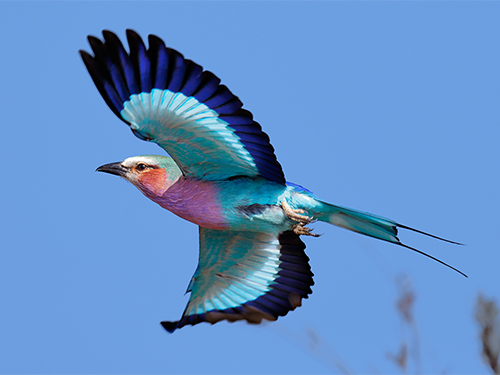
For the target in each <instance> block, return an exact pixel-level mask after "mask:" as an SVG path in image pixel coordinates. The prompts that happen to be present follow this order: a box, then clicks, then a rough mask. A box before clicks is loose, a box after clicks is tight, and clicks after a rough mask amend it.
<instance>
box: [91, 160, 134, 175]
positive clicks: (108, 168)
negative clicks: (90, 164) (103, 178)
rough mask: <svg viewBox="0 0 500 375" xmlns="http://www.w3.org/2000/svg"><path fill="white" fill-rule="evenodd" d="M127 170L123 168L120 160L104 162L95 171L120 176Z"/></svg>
mask: <svg viewBox="0 0 500 375" xmlns="http://www.w3.org/2000/svg"><path fill="white" fill-rule="evenodd" d="M128 171H129V169H128V168H125V167H124V166H123V165H122V163H121V162H118V163H109V164H104V165H101V166H100V167H99V168H97V169H96V172H105V173H109V174H114V175H116V176H120V177H125V174H127V172H128Z"/></svg>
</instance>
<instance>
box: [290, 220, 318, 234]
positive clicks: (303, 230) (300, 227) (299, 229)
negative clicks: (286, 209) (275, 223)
mask: <svg viewBox="0 0 500 375" xmlns="http://www.w3.org/2000/svg"><path fill="white" fill-rule="evenodd" d="M292 228H293V232H294V233H295V234H298V235H299V236H312V237H319V236H321V234H318V233H314V232H313V230H314V229H313V228H308V227H306V226H305V224H304V223H299V224H296V225H293V226H292Z"/></svg>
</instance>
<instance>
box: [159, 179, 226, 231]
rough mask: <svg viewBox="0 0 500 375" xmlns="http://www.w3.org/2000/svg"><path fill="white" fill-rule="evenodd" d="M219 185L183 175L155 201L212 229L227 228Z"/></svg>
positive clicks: (178, 214)
mask: <svg viewBox="0 0 500 375" xmlns="http://www.w3.org/2000/svg"><path fill="white" fill-rule="evenodd" d="M218 197H219V194H218V189H217V186H216V184H215V183H214V182H211V181H200V180H195V179H190V178H183V177H181V178H180V179H179V180H178V181H177V182H176V183H174V184H173V185H172V186H171V187H170V188H169V189H168V190H167V191H166V192H165V193H164V194H163V195H162V196H160V197H156V199H154V201H155V202H156V203H158V204H159V205H160V206H162V207H163V208H165V209H167V210H169V211H171V212H172V213H174V214H176V215H177V216H180V217H182V218H183V219H185V220H188V221H190V222H192V223H195V224H197V225H200V226H202V227H206V228H211V229H226V228H227V227H228V225H227V222H226V220H225V217H224V214H223V211H222V206H221V204H220V202H219V199H218Z"/></svg>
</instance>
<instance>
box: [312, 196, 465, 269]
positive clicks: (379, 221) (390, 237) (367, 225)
mask: <svg viewBox="0 0 500 375" xmlns="http://www.w3.org/2000/svg"><path fill="white" fill-rule="evenodd" d="M318 201H319V203H320V205H319V207H318V208H317V210H315V211H316V212H314V218H315V219H317V220H319V221H323V222H326V223H330V224H333V225H336V226H338V227H341V228H345V229H348V230H351V231H353V232H357V233H361V234H364V235H365V236H370V237H374V238H378V239H380V240H384V241H388V242H392V243H395V244H397V245H400V246H403V247H406V248H407V249H410V250H413V251H416V252H417V253H420V254H422V255H424V256H426V257H428V258H431V259H434V260H435V261H437V262H439V263H441V264H443V265H445V266H447V267H449V268H451V269H453V270H455V271H457V272H458V273H460V274H462V275H464V276H466V277H467V275H465V274H464V273H463V272H461V271H459V270H457V269H456V268H454V267H452V266H450V265H449V264H447V263H445V262H443V261H441V260H439V259H437V258H434V257H433V256H431V255H429V254H426V253H424V252H423V251H420V250H417V249H415V248H413V247H410V246H408V245H405V244H403V243H402V242H401V241H400V240H399V238H398V237H397V235H398V228H402V229H407V230H411V231H413V232H417V233H421V234H424V235H426V236H429V237H433V238H436V239H438V240H441V241H445V242H449V243H453V244H457V245H462V244H461V243H459V242H454V241H450V240H447V239H444V238H441V237H438V236H434V235H432V234H429V233H426V232H422V231H420V230H418V229H414V228H411V227H408V226H406V225H402V224H399V223H397V222H395V221H393V220H390V219H387V218H385V217H382V216H377V215H373V214H370V213H368V212H362V211H357V210H353V209H351V208H347V207H342V206H336V205H333V204H330V203H327V202H323V201H320V200H318Z"/></svg>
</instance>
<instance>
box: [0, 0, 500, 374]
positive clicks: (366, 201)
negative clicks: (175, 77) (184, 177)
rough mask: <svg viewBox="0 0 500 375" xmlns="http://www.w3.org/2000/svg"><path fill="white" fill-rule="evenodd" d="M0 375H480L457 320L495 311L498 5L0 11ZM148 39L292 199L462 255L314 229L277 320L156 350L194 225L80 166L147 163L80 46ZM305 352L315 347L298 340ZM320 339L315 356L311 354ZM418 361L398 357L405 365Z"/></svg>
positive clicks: (187, 262)
mask: <svg viewBox="0 0 500 375" xmlns="http://www.w3.org/2000/svg"><path fill="white" fill-rule="evenodd" d="M0 14H1V22H0V31H1V35H2V36H1V37H0V51H1V53H0V66H1V69H0V83H1V87H2V90H1V93H0V99H1V100H0V102H1V103H2V121H1V123H2V136H1V137H0V146H1V147H0V156H1V159H2V160H3V168H2V184H1V187H0V189H1V193H2V196H3V199H2V205H1V207H2V210H1V212H2V214H1V216H0V218H1V222H2V223H1V226H0V230H1V249H2V250H1V251H0V300H1V308H0V318H1V319H0V353H1V355H0V356H1V359H0V372H2V373H33V372H36V373H137V372H141V373H223V374H224V373H225V374H229V373H248V374H252V373H326V372H340V371H341V370H340V369H339V368H338V367H337V366H336V365H335V363H334V362H335V361H337V362H339V361H340V362H342V363H343V364H344V365H345V367H346V368H347V369H348V370H349V371H350V372H352V373H398V372H400V369H398V368H397V367H396V366H395V365H394V363H393V362H391V361H390V360H389V359H388V353H389V352H397V350H398V348H399V346H400V343H401V341H402V340H409V342H410V344H411V343H414V341H412V340H413V338H414V336H412V333H411V331H408V330H404V329H403V328H404V327H403V325H402V323H401V320H400V318H399V315H398V313H397V311H396V309H395V303H396V298H397V295H398V288H397V284H396V280H398V279H400V277H401V276H400V275H403V274H404V275H406V277H407V279H408V280H409V281H410V282H411V285H412V287H413V288H414V291H415V294H416V301H415V310H414V318H415V321H416V327H417V329H418V347H419V353H420V354H419V356H418V358H419V359H418V360H416V359H415V357H414V356H413V357H411V358H410V362H409V372H410V373H412V372H416V371H420V372H426V373H438V372H448V373H484V374H486V373H488V369H487V367H486V366H485V365H484V364H483V362H482V361H481V358H480V354H479V353H480V345H479V340H478V327H477V325H476V323H475V322H474V319H473V312H474V304H475V302H476V298H477V295H478V293H480V292H482V293H485V295H487V296H490V297H495V298H497V299H498V298H499V297H500V287H499V286H500V272H499V271H498V267H499V264H500V253H499V248H498V241H497V237H498V234H497V233H498V225H499V220H498V212H499V210H500V205H499V199H498V191H499V187H500V179H499V172H498V171H499V169H498V165H499V157H500V151H499V150H500V147H499V145H498V144H499V139H500V130H499V119H500V111H499V108H500V107H499V102H500V91H499V87H500V23H499V22H498V19H499V16H500V3H498V2H404V3H400V2H353V3H348V2H253V3H248V2H182V3H181V2H140V3H139V2H118V1H113V2H2V3H0ZM126 28H132V29H135V30H136V31H137V32H139V33H140V34H141V35H142V36H143V37H146V36H147V34H149V33H154V34H157V35H158V36H160V37H161V38H163V39H164V40H165V42H166V44H167V45H168V46H169V47H172V48H175V49H177V50H179V51H180V52H181V53H183V54H184V55H185V56H186V57H187V58H190V59H192V60H194V61H196V62H197V63H199V64H201V65H202V66H203V67H204V68H206V69H209V70H211V71H213V72H214V73H215V74H216V75H218V76H219V77H220V78H222V81H223V83H225V84H226V85H227V86H228V87H229V88H230V89H231V90H232V91H233V92H234V93H235V94H236V95H238V96H239V97H240V98H241V99H242V101H243V103H244V105H245V108H247V109H249V110H251V111H252V112H253V114H254V117H255V119H256V120H257V121H258V122H260V123H261V125H262V126H263V128H264V129H265V131H266V132H267V133H268V134H269V135H270V137H271V141H272V143H273V145H274V147H275V149H276V153H277V156H278V159H279V161H280V163H281V164H282V166H283V168H284V170H285V174H286V177H287V179H288V180H289V181H292V182H296V183H299V184H301V185H304V186H306V187H307V188H309V189H311V190H312V191H313V192H314V193H315V194H316V195H318V196H319V197H321V198H323V199H325V200H327V201H330V202H332V203H336V204H341V205H344V206H348V207H353V208H357V209H360V210H364V211H368V212H372V213H375V214H378V215H382V216H386V217H389V218H392V219H394V220H396V221H398V222H401V223H403V224H405V225H408V226H412V227H415V228H418V229H421V230H424V231H428V232H430V233H433V234H436V235H439V236H443V237H445V238H449V239H452V240H455V241H459V242H463V243H465V244H467V246H456V245H451V244H447V243H444V242H441V241H437V240H434V239H430V238H426V237H423V236H420V235H416V234H413V233H402V234H401V239H403V241H404V242H406V243H408V244H409V245H411V246H414V247H416V248H418V249H421V250H423V251H426V252H428V253H429V254H432V255H433V256H436V257H438V258H440V259H442V260H444V261H446V262H448V263H450V264H451V265H453V266H455V267H457V268H459V269H461V270H462V271H464V272H465V273H467V274H468V275H469V279H465V278H464V277H462V276H460V275H459V274H458V273H455V272H453V271H451V270H449V269H447V268H445V267H443V266H441V265H439V264H438V263H436V262H433V261H431V260H429V259H427V258H425V257H423V256H420V255H418V254H415V253H412V252H411V251H409V250H405V249H402V248H400V247H397V246H394V245H391V244H386V243H383V242H381V241H377V240H374V239H370V238H365V237H362V236H359V235H356V234H353V233H350V232H347V231H344V230H342V229H339V228H335V227H332V226H328V225H326V224H323V225H322V224H317V225H316V229H317V231H319V232H322V233H324V236H322V237H320V238H319V239H315V238H306V239H305V242H306V244H307V249H306V251H307V253H308V255H309V257H310V258H311V265H312V268H313V272H314V273H315V282H316V285H315V286H314V287H313V294H312V296H311V297H310V299H308V300H306V301H305V302H304V304H303V306H302V307H301V308H299V309H297V310H296V311H294V312H293V313H290V314H289V315H288V316H286V317H284V318H280V319H279V321H278V322H276V323H270V324H266V325H262V326H250V325H247V324H245V323H241V322H240V323H234V324H229V323H225V322H223V323H219V324H217V325H214V326H210V325H208V324H200V325H198V326H196V327H185V328H183V329H181V330H179V331H177V332H176V333H174V334H173V335H170V334H168V333H166V332H165V331H164V330H163V329H162V328H161V326H160V325H159V322H160V321H161V320H174V319H177V318H179V317H180V314H181V313H182V311H183V309H184V305H185V303H186V301H187V297H186V296H184V291H185V289H186V286H187V284H188V282H189V279H190V277H191V275H192V273H193V272H194V270H195V268H196V263H197V253H198V238H197V228H196V227H195V226H194V225H193V224H190V223H188V222H184V221H182V220H181V219H179V218H177V217H175V216H174V215H172V214H170V213H169V212H167V211H164V210H163V209H161V208H160V207H159V206H156V205H155V204H154V203H152V202H150V201H148V200H147V199H146V198H145V197H144V196H142V195H141V194H140V193H139V192H138V191H136V189H135V188H134V187H133V186H131V185H130V184H128V183H126V182H124V181H122V180H120V179H118V178H115V177H113V176H108V175H104V174H99V173H95V172H94V170H95V168H96V167H98V166H100V165H102V164H105V163H108V162H114V161H119V160H122V159H124V158H126V157H128V156H133V155H140V154H146V153H158V154H161V153H162V150H161V149H160V148H158V147H157V146H156V145H154V144H148V143H146V142H142V141H140V140H139V139H137V138H135V137H134V136H133V135H132V134H131V132H130V130H129V129H127V127H126V126H125V125H124V124H123V123H122V122H120V121H119V120H118V119H117V118H116V117H115V116H114V114H113V113H112V112H111V111H110V110H109V109H108V108H107V106H106V105H105V103H104V101H103V100H102V99H101V97H100V95H99V94H98V92H97V90H96V89H95V87H94V85H93V83H92V81H91V79H90V77H89V76H88V74H87V72H86V70H85V68H84V65H83V63H82V62H81V61H80V58H79V56H78V54H77V51H78V50H79V49H86V50H89V47H88V43H87V41H86V36H87V35H88V34H93V35H98V36H100V32H101V30H102V29H110V30H113V31H115V32H116V33H118V35H119V36H120V37H121V38H123V37H124V36H125V29H126ZM313 337H316V338H317V340H316V341H315V340H314V339H313ZM318 340H319V341H318ZM412 353H414V352H412Z"/></svg>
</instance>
